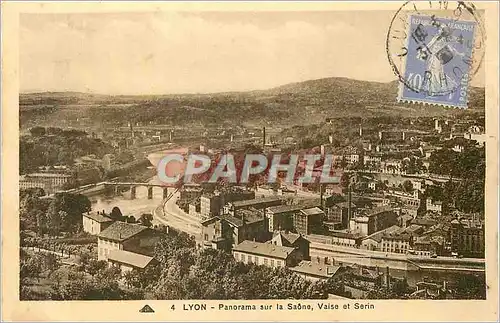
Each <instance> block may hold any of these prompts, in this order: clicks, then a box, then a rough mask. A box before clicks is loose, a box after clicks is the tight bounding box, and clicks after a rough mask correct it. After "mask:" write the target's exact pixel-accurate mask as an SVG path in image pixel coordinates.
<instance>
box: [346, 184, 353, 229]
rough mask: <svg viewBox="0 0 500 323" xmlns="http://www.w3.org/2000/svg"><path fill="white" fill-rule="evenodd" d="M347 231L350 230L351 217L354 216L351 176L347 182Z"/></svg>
mask: <svg viewBox="0 0 500 323" xmlns="http://www.w3.org/2000/svg"><path fill="white" fill-rule="evenodd" d="M347 189H348V192H347V231H350V229H351V228H350V226H351V217H352V208H351V203H352V198H351V179H350V178H349V184H347Z"/></svg>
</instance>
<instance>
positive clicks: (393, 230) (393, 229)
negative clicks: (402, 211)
mask: <svg viewBox="0 0 500 323" xmlns="http://www.w3.org/2000/svg"><path fill="white" fill-rule="evenodd" d="M403 231H404V229H402V228H400V227H398V226H397V225H393V226H391V227H388V228H387V229H384V230H380V231H377V232H375V233H372V234H370V235H369V236H366V237H365V238H364V239H363V240H367V239H372V240H375V241H377V242H380V241H382V237H383V236H384V234H385V233H401V232H403Z"/></svg>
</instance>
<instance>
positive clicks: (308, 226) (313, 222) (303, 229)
mask: <svg viewBox="0 0 500 323" xmlns="http://www.w3.org/2000/svg"><path fill="white" fill-rule="evenodd" d="M324 218H325V212H323V210H321V209H320V208H319V207H313V208H308V209H304V210H300V211H299V212H297V213H295V214H294V216H293V227H294V229H295V231H296V232H297V233H300V234H306V235H307V234H311V233H321V232H322V231H323V230H322V227H323V219H324Z"/></svg>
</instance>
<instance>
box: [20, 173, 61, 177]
mask: <svg viewBox="0 0 500 323" xmlns="http://www.w3.org/2000/svg"><path fill="white" fill-rule="evenodd" d="M26 177H71V175H68V174H56V173H31V174H27V175H26Z"/></svg>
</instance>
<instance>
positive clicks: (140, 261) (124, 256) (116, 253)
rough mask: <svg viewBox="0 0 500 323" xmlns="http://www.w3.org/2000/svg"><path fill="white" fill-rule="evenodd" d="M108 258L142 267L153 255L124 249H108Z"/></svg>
mask: <svg viewBox="0 0 500 323" xmlns="http://www.w3.org/2000/svg"><path fill="white" fill-rule="evenodd" d="M108 260H111V261H117V262H120V263H122V264H126V265H130V266H133V267H136V268H140V269H143V268H145V267H146V266H147V265H148V264H149V263H150V262H151V261H152V260H153V257H149V256H145V255H141V254H139V253H135V252H130V251H125V250H110V251H109V255H108Z"/></svg>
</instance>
